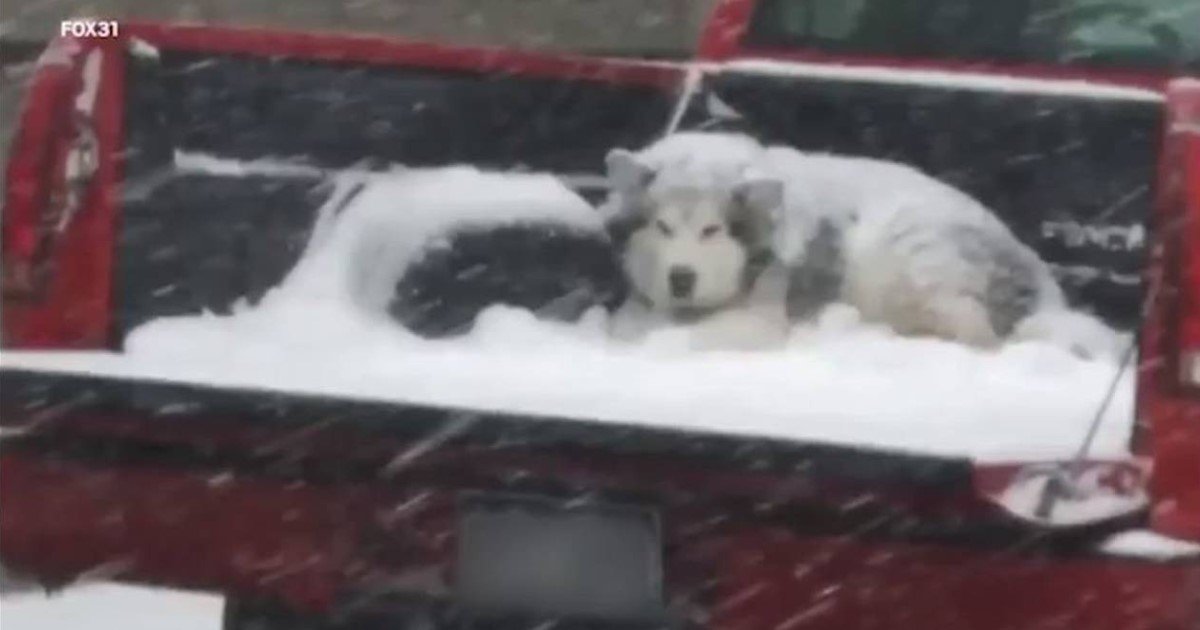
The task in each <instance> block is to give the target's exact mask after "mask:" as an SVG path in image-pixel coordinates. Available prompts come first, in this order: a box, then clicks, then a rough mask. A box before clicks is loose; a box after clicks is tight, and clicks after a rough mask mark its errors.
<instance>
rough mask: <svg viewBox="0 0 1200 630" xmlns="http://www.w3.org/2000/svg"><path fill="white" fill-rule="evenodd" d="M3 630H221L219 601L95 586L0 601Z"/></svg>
mask: <svg viewBox="0 0 1200 630" xmlns="http://www.w3.org/2000/svg"><path fill="white" fill-rule="evenodd" d="M0 625H2V626H3V627H4V630H85V629H86V630H218V629H219V628H220V627H221V598H219V597H216V596H212V595H199V594H195V593H186V592H181V591H168V590H160V589H148V588H134V587H129V586H115V585H108V584H96V585H90V586H81V587H75V588H70V589H67V590H66V591H64V592H62V593H58V594H55V595H51V596H46V595H43V594H41V593H40V592H39V593H25V594H20V595H13V596H5V597H4V598H0Z"/></svg>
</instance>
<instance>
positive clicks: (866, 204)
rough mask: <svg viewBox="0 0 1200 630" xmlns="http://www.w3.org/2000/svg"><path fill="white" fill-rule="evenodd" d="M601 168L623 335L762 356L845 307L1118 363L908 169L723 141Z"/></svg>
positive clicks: (968, 207)
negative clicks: (617, 262)
mask: <svg viewBox="0 0 1200 630" xmlns="http://www.w3.org/2000/svg"><path fill="white" fill-rule="evenodd" d="M607 166H608V172H609V179H610V184H611V186H612V194H611V196H610V198H609V200H608V202H607V203H606V204H605V209H606V211H607V212H608V213H609V214H610V217H609V220H610V225H612V226H613V228H612V229H613V232H614V235H615V236H616V237H617V242H618V245H619V246H621V248H622V250H621V251H622V260H623V266H624V269H625V273H626V275H627V277H628V280H629V284H630V286H631V293H630V297H629V299H628V300H627V302H626V304H625V305H624V306H623V307H622V308H621V309H620V310H619V311H618V313H617V314H616V316H615V317H614V329H615V332H616V334H618V335H619V336H623V337H631V336H635V335H637V334H638V333H639V332H641V331H644V330H646V329H647V328H648V327H651V326H653V325H654V324H655V323H656V322H659V321H669V320H674V321H681V320H695V321H698V322H700V325H701V326H705V327H708V328H710V329H711V330H712V331H713V333H714V335H713V338H714V339H717V340H718V341H716V342H714V343H715V344H717V345H721V344H726V343H732V344H733V345H741V346H744V345H753V346H761V345H763V344H764V343H771V342H772V341H775V340H779V339H782V338H783V337H784V336H785V335H786V330H787V325H788V322H790V321H796V320H802V319H805V318H807V317H809V316H811V315H813V314H815V313H816V312H817V311H818V310H820V309H821V308H822V307H823V306H824V305H826V304H828V303H829V302H832V301H843V302H846V303H849V304H851V305H853V306H854V307H856V308H857V309H858V310H859V311H860V312H861V314H862V315H863V317H864V318H865V319H867V320H868V321H875V322H880V323H885V324H887V325H889V326H891V327H892V328H893V329H895V330H896V331H897V332H898V333H901V334H905V335H930V336H936V337H941V338H945V339H949V340H954V341H959V342H963V343H966V344H970V345H973V346H977V347H993V346H995V345H997V344H998V343H999V342H1001V341H1002V340H1004V339H1006V338H1018V339H1025V338H1044V337H1053V338H1054V340H1055V341H1059V342H1061V343H1063V344H1065V345H1067V346H1068V347H1070V348H1071V349H1072V350H1074V351H1076V352H1078V353H1080V354H1085V355H1089V356H1090V355H1096V354H1111V353H1112V352H1114V348H1115V344H1116V341H1115V335H1111V334H1110V333H1111V331H1109V330H1108V329H1107V327H1105V326H1104V325H1103V324H1101V323H1100V322H1098V321H1096V320H1094V319H1093V318H1090V317H1088V316H1086V315H1083V314H1080V313H1074V312H1071V311H1069V310H1068V309H1067V306H1066V302H1065V300H1064V297H1063V294H1062V291H1061V290H1060V288H1059V286H1058V284H1057V282H1056V281H1055V280H1054V278H1053V276H1052V274H1051V272H1050V269H1049V267H1048V266H1047V265H1046V264H1045V263H1044V262H1043V261H1042V260H1041V259H1040V258H1039V257H1038V256H1037V254H1036V253H1034V252H1033V251H1032V250H1031V249H1030V248H1029V247H1027V246H1026V245H1024V244H1023V243H1021V242H1020V241H1019V240H1018V239H1017V238H1016V237H1015V236H1014V235H1013V234H1012V232H1011V231H1010V230H1009V229H1008V228H1007V227H1006V226H1005V225H1004V224H1003V223H1002V222H1000V221H999V219H997V218H996V217H995V216H994V215H993V214H992V213H991V211H989V210H988V209H987V208H986V207H984V206H983V205H982V204H980V203H979V202H978V201H976V200H975V199H974V198H972V197H970V196H969V195H967V194H965V193H963V192H962V191H959V190H957V189H955V188H953V187H951V186H949V185H947V184H945V183H943V182H941V181H939V180H937V179H934V178H932V177H930V176H928V175H925V174H923V173H921V172H920V171H917V170H916V169H913V168H911V167H908V166H904V165H901V164H896V163H892V162H885V161H880V160H871V159H864V158H850V157H840V156H833V155H824V154H811V153H802V152H800V151H796V150H794V149H791V148H787V147H763V146H762V145H760V144H758V143H757V142H756V141H754V140H752V139H750V138H748V137H746V136H741V135H731V134H715V133H678V134H674V135H672V136H669V137H667V138H665V139H663V140H661V141H659V142H657V143H655V144H653V145H651V146H650V147H647V148H646V149H644V150H642V151H640V152H637V153H633V152H629V151H625V150H622V149H615V150H613V151H612V152H610V154H609V155H608V158H607Z"/></svg>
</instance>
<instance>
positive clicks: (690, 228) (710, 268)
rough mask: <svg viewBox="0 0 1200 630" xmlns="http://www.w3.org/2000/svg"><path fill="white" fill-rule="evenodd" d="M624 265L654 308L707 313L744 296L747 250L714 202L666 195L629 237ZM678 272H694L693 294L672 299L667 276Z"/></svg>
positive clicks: (636, 286) (640, 291)
mask: <svg viewBox="0 0 1200 630" xmlns="http://www.w3.org/2000/svg"><path fill="white" fill-rule="evenodd" d="M684 204H687V207H686V208H685V207H684ZM623 263H624V267H625V274H626V276H627V277H628V278H629V279H630V281H631V282H632V284H633V286H634V288H635V289H636V290H637V291H638V292H639V293H641V295H642V296H643V297H645V298H648V299H649V300H650V301H651V302H653V303H654V304H656V305H658V306H660V307H664V308H672V307H675V308H680V307H682V308H704V309H708V308H716V307H719V306H723V305H725V304H728V303H729V302H732V301H733V300H734V299H735V298H737V297H738V296H739V295H740V293H741V290H742V270H743V269H744V268H745V266H746V251H745V249H744V248H742V246H741V245H740V244H739V243H738V242H737V241H735V240H734V239H733V237H732V236H731V235H730V234H729V229H728V225H727V224H726V220H725V217H724V216H723V213H722V210H721V207H720V205H719V204H718V203H717V201H716V200H714V199H712V198H711V197H708V196H705V197H702V198H697V199H686V200H685V199H680V198H678V197H674V198H672V197H667V198H664V199H662V201H661V203H657V204H655V207H654V209H653V211H651V212H649V213H648V215H647V217H646V224H645V225H644V226H643V227H642V228H641V229H638V230H637V231H635V232H634V233H633V234H632V235H631V236H630V239H629V243H628V244H627V246H626V251H625V256H624V260H623ZM674 269H679V270H686V271H689V272H692V273H695V278H696V284H695V289H694V290H693V292H692V293H691V295H689V296H687V297H685V298H681V297H675V296H672V294H671V290H670V283H669V276H670V274H671V271H672V270H674Z"/></svg>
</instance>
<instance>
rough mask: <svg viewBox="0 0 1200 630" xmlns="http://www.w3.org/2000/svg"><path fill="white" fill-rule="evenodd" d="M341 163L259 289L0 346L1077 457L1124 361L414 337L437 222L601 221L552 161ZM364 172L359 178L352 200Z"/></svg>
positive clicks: (353, 387)
mask: <svg viewBox="0 0 1200 630" xmlns="http://www.w3.org/2000/svg"><path fill="white" fill-rule="evenodd" d="M345 177H346V178H344V180H343V181H342V182H340V184H339V190H340V192H339V193H337V194H335V195H334V196H333V200H332V201H331V202H330V203H329V205H328V207H327V208H326V209H325V210H324V211H323V212H322V217H321V219H320V223H319V225H318V227H317V229H316V230H315V231H314V236H313V238H312V242H311V243H310V244H309V247H308V250H307V251H306V252H305V254H304V256H303V257H302V259H301V261H300V262H299V263H298V265H297V266H296V268H295V269H294V270H293V271H292V272H291V274H290V275H289V276H288V277H287V278H286V279H285V280H284V281H283V283H282V284H281V285H280V286H279V287H277V288H276V289H274V290H273V291H272V292H270V293H269V294H267V295H266V296H265V297H264V299H263V300H262V301H261V302H260V303H259V304H257V305H253V306H251V305H242V306H241V307H239V308H238V309H236V310H235V312H234V313H233V314H232V315H230V316H216V315H212V314H201V315H196V316H188V317H173V318H164V319H160V320H156V321H152V322H150V323H148V324H145V325H143V326H142V327H140V328H138V329H136V330H135V331H133V333H132V334H131V335H130V336H129V337H128V340H127V347H126V349H125V351H124V352H123V353H95V352H88V353H38V352H10V353H6V354H5V355H4V356H3V358H2V359H0V361H2V363H3V365H5V366H6V367H11V368H17V367H20V368H27V369H36V370H53V371H66V372H88V373H101V374H108V375H112V376H116V377H126V378H140V379H152V380H165V381H177V382H189V383H203V384H211V385H217V386H230V387H242V388H245V387H254V388H263V389H268V390H279V391H293V392H305V393H313V394H324V395H331V396H341V397H350V398H361V399H372V400H387V401H396V402H407V403H425V404H434V405H452V406H457V407H470V408H479V409H487V410H501V411H509V412H518V413H526V414H535V415H554V416H561V417H575V418H580V419H586V420H591V421H609V422H620V423H636V424H643V425H650V426H657V427H673V428H678V429H681V430H691V431H706V432H720V433H725V434H735V435H756V436H771V437H776V438H782V439H790V440H805V441H820V442H827V443H836V444H845V445H853V446H867V447H878V448H886V449H901V450H907V451H919V452H923V453H929V454H936V455H948V456H966V457H972V458H976V459H981V460H1014V459H1016V460H1035V459H1058V458H1065V457H1069V456H1071V455H1073V454H1074V453H1075V451H1076V449H1077V448H1078V447H1079V444H1080V442H1081V440H1082V439H1083V437H1084V435H1085V434H1086V432H1087V428H1088V425H1089V423H1090V422H1091V421H1092V419H1093V417H1094V415H1095V413H1096V410H1097V407H1098V406H1099V405H1100V403H1101V401H1102V400H1103V399H1104V397H1105V393H1106V390H1107V389H1108V386H1109V384H1110V383H1111V381H1112V379H1113V377H1114V375H1115V373H1116V370H1117V366H1116V365H1115V364H1114V363H1112V362H1107V361H1084V360H1080V359H1078V358H1076V357H1074V356H1073V355H1071V354H1070V353H1069V352H1067V351H1065V350H1062V349H1060V348H1059V347H1055V346H1053V345H1049V344H1044V343H1038V342H1016V343H1011V344H1009V345H1007V346H1005V347H1003V348H1001V349H999V350H997V351H993V352H984V351H977V350H972V349H969V348H966V347H963V346H960V345H957V344H952V343H948V342H941V341H936V340H930V339H911V338H901V337H898V336H896V335H894V334H892V333H890V332H889V331H887V330H885V329H882V328H880V327H876V326H871V325H867V324H864V323H863V322H862V321H861V320H860V318H859V316H858V314H857V313H856V312H855V311H854V310H853V309H851V308H848V307H844V306H840V305H835V306H833V307H831V308H829V309H827V310H826V311H825V312H824V313H823V315H822V316H821V317H820V318H819V319H818V321H816V322H813V323H811V324H806V325H799V326H796V327H795V329H794V330H793V331H792V334H791V338H790V340H789V342H788V344H787V347H786V348H781V349H779V350H778V351H768V352H758V353H735V352H695V351H693V350H691V349H690V347H689V340H688V335H689V330H688V329H687V328H686V327H679V328H670V329H666V330H662V331H658V332H656V333H654V334H653V335H652V336H651V337H650V338H649V339H648V340H646V341H645V342H644V343H642V344H638V345H636V346H628V345H621V344H619V343H616V342H614V341H611V340H609V339H608V337H607V335H606V332H605V331H606V318H607V314H606V313H605V312H604V311H603V310H601V309H594V310H592V311H590V312H588V313H587V314H586V315H585V316H584V317H583V318H582V319H581V320H580V321H579V322H577V323H574V324H566V323H556V322H547V321H542V320H539V319H537V318H536V317H535V316H534V315H533V314H531V313H529V312H527V311H521V310H517V309H512V308H507V307H494V308H491V309H489V310H487V311H485V312H484V313H482V314H481V316H480V318H479V320H478V321H477V322H476V325H475V327H474V329H473V330H472V331H471V332H470V333H469V334H466V335H464V336H461V337H457V338H454V339H448V340H437V341H434V340H428V339H423V338H420V337H418V336H416V335H414V334H412V333H410V332H408V331H406V330H405V329H403V328H401V327H399V326H397V325H396V324H395V323H394V321H392V320H391V319H390V318H389V317H388V315H387V313H386V312H385V309H384V303H385V302H386V299H387V296H388V292H389V291H391V290H393V289H394V286H395V281H396V279H397V278H398V277H399V274H401V273H402V270H403V268H404V266H405V265H406V264H408V263H410V262H411V261H412V260H414V259H415V258H416V257H419V256H420V255H421V253H422V252H423V251H425V250H426V248H427V247H428V246H429V243H430V241H431V240H432V241H436V240H437V238H438V234H441V233H443V232H444V231H445V230H446V229H447V226H448V225H456V224H462V223H464V222H465V223H471V222H486V223H489V224H497V223H500V224H503V223H506V222H509V223H512V222H521V221H525V220H553V221H561V222H566V223H569V224H573V225H577V226H579V227H580V228H581V229H594V228H595V227H597V226H599V225H600V217H599V216H597V214H596V213H594V212H593V211H592V210H591V208H590V207H589V206H588V205H587V204H586V203H585V202H584V201H583V200H581V199H580V198H579V197H578V196H577V195H575V194H574V193H573V192H571V191H570V190H569V189H567V188H566V187H565V186H563V185H562V184H561V183H559V182H558V181H557V180H555V179H554V178H552V177H550V176H542V175H515V174H514V175H499V174H489V173H481V172H479V171H476V170H474V169H470V168H450V169H435V170H412V171H403V172H397V173H391V174H382V175H375V176H370V177H367V178H363V177H362V176H359V175H356V176H354V177H353V178H350V177H349V176H345ZM358 184H366V188H365V189H363V190H362V192H361V194H358V195H357V196H353V197H352V198H351V196H350V195H348V194H347V191H348V190H349V189H350V188H351V187H353V186H356V185H358ZM339 208H340V212H339ZM1132 406H1133V379H1132V376H1128V377H1126V378H1124V379H1122V380H1121V381H1120V383H1118V389H1117V392H1116V395H1115V397H1114V400H1113V404H1111V405H1110V406H1109V408H1108V409H1107V411H1106V413H1105V416H1104V422H1103V425H1102V426H1101V430H1100V433H1099V435H1098V437H1097V440H1096V442H1095V446H1094V448H1093V452H1092V454H1093V455H1094V456H1097V457H1115V456H1121V455H1124V454H1125V453H1126V450H1127V443H1128V440H1129V435H1130V431H1131V427H1132Z"/></svg>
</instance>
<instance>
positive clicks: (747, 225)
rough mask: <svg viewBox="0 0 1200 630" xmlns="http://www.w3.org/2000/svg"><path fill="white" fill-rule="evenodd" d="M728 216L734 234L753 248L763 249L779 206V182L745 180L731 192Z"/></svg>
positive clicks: (780, 190)
mask: <svg viewBox="0 0 1200 630" xmlns="http://www.w3.org/2000/svg"><path fill="white" fill-rule="evenodd" d="M732 201H733V203H732V209H731V210H732V215H731V216H730V217H729V220H730V226H731V227H732V229H733V232H734V235H735V236H737V237H738V238H739V239H741V240H742V241H743V242H745V243H746V244H747V245H751V246H754V247H767V246H769V243H770V241H771V235H772V233H773V232H774V229H775V225H776V224H777V223H778V218H779V213H780V208H781V206H783V182H782V181H780V180H778V179H772V178H755V179H748V180H745V181H743V182H741V183H739V184H738V185H737V186H735V187H734V189H733V200H732Z"/></svg>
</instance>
